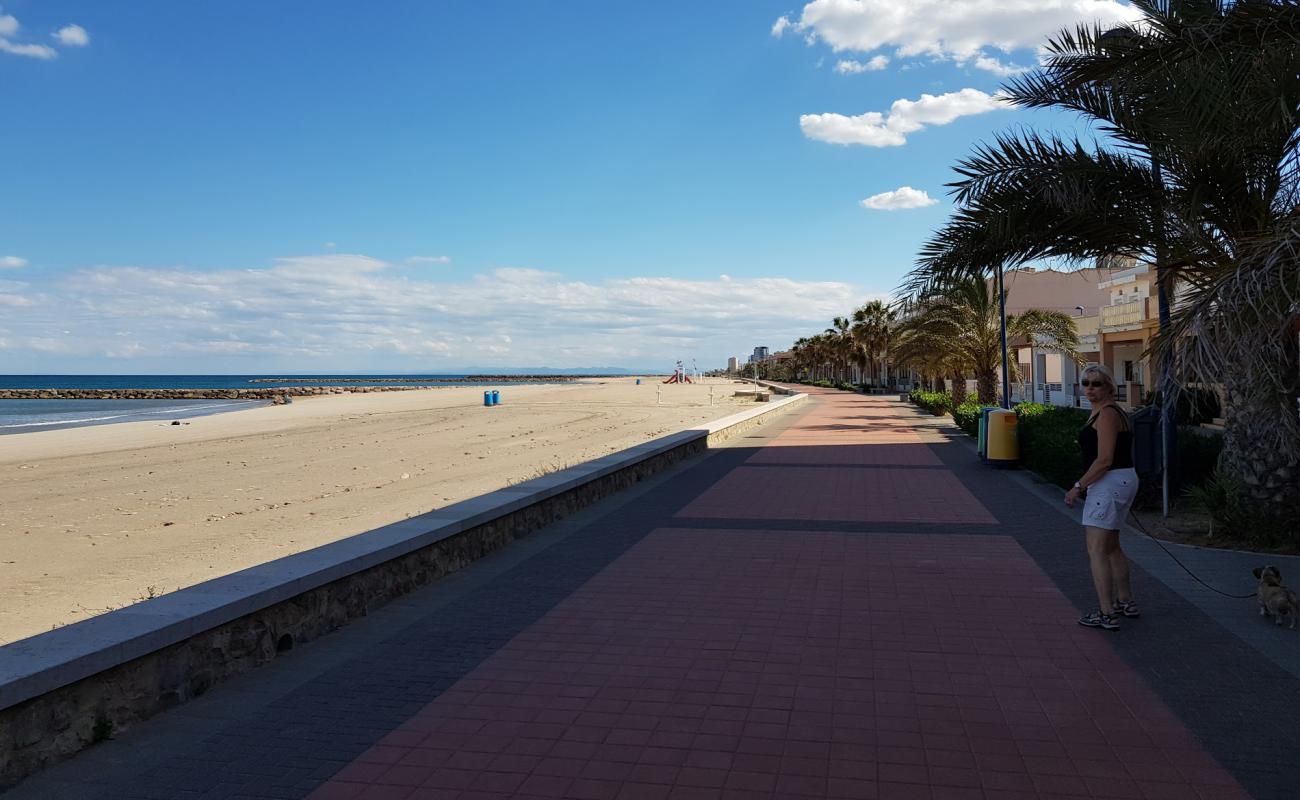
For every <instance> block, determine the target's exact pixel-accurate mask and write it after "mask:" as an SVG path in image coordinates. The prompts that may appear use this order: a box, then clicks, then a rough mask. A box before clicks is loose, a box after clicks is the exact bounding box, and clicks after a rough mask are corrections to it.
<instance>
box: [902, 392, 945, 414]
mask: <svg viewBox="0 0 1300 800" xmlns="http://www.w3.org/2000/svg"><path fill="white" fill-rule="evenodd" d="M908 397H909V398H910V399H911V401H912V402H913V403H916V404H917V405H918V406H920V407H921V408H924V409H925V410H926V411H929V412H930V413H931V414H934V415H935V416H936V417H941V416H943V415H944V414H947V413H948V412H949V411H951V410H952V395H951V394H949V393H947V392H927V391H926V390H924V389H913V390H912V391H911V393H910V394H909V395H908Z"/></svg>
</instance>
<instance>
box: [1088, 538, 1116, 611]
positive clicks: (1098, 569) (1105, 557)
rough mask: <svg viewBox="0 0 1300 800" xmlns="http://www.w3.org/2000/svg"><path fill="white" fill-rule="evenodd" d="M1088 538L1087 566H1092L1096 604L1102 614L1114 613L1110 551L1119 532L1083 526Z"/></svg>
mask: <svg viewBox="0 0 1300 800" xmlns="http://www.w3.org/2000/svg"><path fill="white" fill-rule="evenodd" d="M1083 530H1084V532H1085V533H1086V535H1087V539H1088V566H1089V567H1091V568H1092V585H1093V588H1095V589H1096V590H1097V604H1098V608H1100V609H1101V613H1103V614H1113V613H1115V607H1114V605H1113V604H1112V603H1113V601H1114V599H1115V577H1114V575H1112V574H1111V568H1110V563H1111V552H1112V551H1113V550H1115V549H1116V548H1117V547H1118V546H1119V533H1118V532H1117V531H1108V530H1106V529H1105V528H1093V527H1091V526H1089V527H1085V528H1084V529H1083Z"/></svg>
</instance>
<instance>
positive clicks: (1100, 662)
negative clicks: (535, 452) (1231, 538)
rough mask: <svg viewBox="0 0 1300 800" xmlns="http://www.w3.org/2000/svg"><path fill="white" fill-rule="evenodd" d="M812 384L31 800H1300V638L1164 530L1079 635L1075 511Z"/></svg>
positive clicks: (143, 729)
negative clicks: (788, 401) (802, 398)
mask: <svg viewBox="0 0 1300 800" xmlns="http://www.w3.org/2000/svg"><path fill="white" fill-rule="evenodd" d="M810 391H811V393H812V394H813V395H814V396H813V397H812V398H810V400H809V402H808V403H807V404H805V406H803V407H802V408H801V409H800V410H796V411H792V412H789V413H788V414H786V415H784V416H782V417H780V418H779V419H778V421H776V422H773V423H769V424H768V425H765V426H763V427H760V428H757V429H755V430H754V431H753V432H751V433H750V434H749V435H748V436H746V437H743V438H739V439H737V440H735V441H734V442H732V443H731V444H730V445H729V446H727V447H723V448H720V449H718V450H716V451H714V452H712V453H710V454H709V455H708V456H706V457H704V458H701V459H696V460H694V461H690V462H686V463H684V464H682V465H680V466H678V467H676V468H674V469H673V470H671V471H670V472H668V473H665V474H663V475H662V476H659V477H658V478H656V479H654V480H651V481H647V482H646V483H644V484H642V485H640V486H638V487H636V488H635V489H633V490H630V491H628V492H625V493H622V494H620V495H618V496H616V497H614V498H611V499H609V500H607V501H605V502H602V503H600V504H598V505H596V506H593V507H591V508H589V509H587V510H585V511H583V512H581V513H579V514H577V515H575V516H574V517H572V518H570V519H568V520H565V521H563V522H562V523H559V524H556V525H553V526H551V527H550V528H547V529H545V530H542V531H539V532H538V533H536V534H534V535H532V536H530V537H529V538H528V539H525V540H522V541H520V542H518V543H516V544H515V545H513V546H511V547H510V548H508V549H507V550H506V551H503V552H501V553H498V554H495V555H493V556H490V557H488V558H486V559H483V560H482V561H480V562H478V563H476V564H474V565H472V566H471V567H470V568H468V569H466V570H464V571H462V572H461V573H458V574H456V575H453V576H451V577H449V578H448V579H446V580H444V581H442V582H440V583H439V584H437V585H434V586H431V587H429V588H428V589H425V590H422V591H420V592H417V593H415V594H413V595H411V596H409V597H407V598H404V599H402V600H400V601H398V602H395V603H393V604H391V605H390V606H387V607H385V608H384V609H381V610H380V611H379V612H378V613H376V614H374V615H372V616H371V617H369V618H367V619H365V620H362V621H360V622H358V623H356V624H354V625H352V626H349V627H348V628H346V629H344V630H342V631H339V632H338V633H335V634H332V635H330V636H328V637H325V638H324V639H321V640H318V641H316V642H313V643H310V644H307V645H304V646H302V647H300V648H298V649H296V650H295V651H293V652H292V653H291V654H289V655H287V656H285V657H283V658H281V659H279V660H277V661H276V662H275V663H274V664H272V665H270V666H268V667H266V668H264V669H262V670H259V671H257V672H254V673H252V674H250V675H246V676H243V677H241V678H239V679H236V680H234V681H231V682H230V683H228V684H225V685H222V686H219V687H217V688H215V689H214V690H213V691H212V692H210V693H209V694H208V695H206V696H205V697H203V698H201V699H199V700H198V701H195V702H194V703H191V704H188V705H186V706H183V707H181V708H178V709H175V710H174V711H172V712H168V713H166V714H164V715H161V716H159V717H158V718H156V719H155V720H152V721H150V722H148V723H145V724H143V725H141V726H139V727H138V728H137V729H136V730H133V731H128V732H126V733H124V734H122V735H121V736H120V737H119V738H117V739H116V740H114V741H110V742H107V743H105V744H103V745H100V746H97V747H95V748H92V749H90V750H88V751H86V752H84V753H82V754H81V755H79V756H78V757H76V758H74V759H73V760H71V761H69V762H67V763H65V764H62V765H58V766H56V767H54V768H52V769H50V770H48V771H47V772H45V773H43V774H42V775H39V776H36V777H34V778H32V779H31V780H29V781H27V782H26V783H24V784H22V785H21V786H19V787H18V788H17V789H15V790H13V791H12V792H10V793H9V794H8V795H6V798H13V800H29V799H30V798H78V800H81V799H84V800H101V799H102V800H108V799H109V798H112V799H113V800H146V799H149V800H188V799H189V798H283V799H285V800H288V799H290V798H293V799H294V800H297V799H298V798H311V800H356V799H357V798H365V799H366V800H380V799H381V798H382V799H384V800H408V799H412V798H418V799H420V800H423V799H425V798H428V800H453V798H454V799H455V800H490V799H492V798H508V797H526V798H589V799H591V800H598V799H603V798H610V799H617V798H627V799H628V800H631V799H633V798H654V799H659V798H682V799H686V798H690V799H692V800H693V799H694V798H737V799H738V800H739V799H742V798H743V799H748V798H805V797H806V798H823V797H829V798H864V799H865V800H876V799H877V798H878V799H879V800H1022V799H1023V800H1028V799H1029V798H1043V799H1044V800H1046V799H1047V798H1056V799H1060V800H1064V799H1065V798H1076V799H1078V800H1082V798H1098V799H1100V798H1117V799H1118V798H1126V799H1127V798H1138V799H1145V800H1161V799H1164V798H1167V799H1169V800H1184V799H1185V798H1203V800H1233V799H1234V798H1247V797H1255V798H1260V800H1285V799H1286V798H1295V797H1300V725H1297V724H1296V720H1297V719H1300V634H1297V633H1296V632H1293V631H1286V630H1275V629H1274V628H1273V627H1272V626H1271V625H1267V624H1266V623H1265V622H1263V621H1261V620H1259V619H1258V618H1257V617H1256V616H1255V608H1254V603H1253V601H1245V600H1241V601H1232V603H1233V604H1235V605H1233V604H1223V603H1222V601H1221V600H1218V599H1214V598H1209V597H1206V596H1205V595H1204V593H1197V592H1193V591H1190V590H1187V589H1185V588H1184V583H1185V581H1183V580H1182V578H1180V577H1179V576H1177V575H1175V574H1174V572H1172V571H1170V570H1169V569H1168V567H1169V566H1170V565H1166V564H1164V562H1161V561H1159V560H1158V558H1159V557H1161V554H1158V553H1156V554H1152V553H1151V551H1150V550H1149V548H1145V546H1144V545H1141V544H1140V543H1136V542H1135V543H1134V546H1135V548H1136V549H1137V550H1138V551H1139V552H1140V553H1141V557H1140V558H1138V559H1137V563H1136V564H1135V571H1134V582H1135V585H1136V590H1137V594H1138V599H1139V601H1140V602H1141V604H1142V608H1143V612H1144V616H1143V617H1142V618H1141V619H1137V620H1126V621H1125V623H1124V629H1123V630H1122V631H1120V632H1119V633H1107V632H1104V631H1100V630H1093V629H1086V628H1082V627H1080V626H1078V625H1076V624H1075V620H1076V618H1077V617H1078V616H1079V613H1080V611H1081V610H1084V609H1086V608H1089V607H1092V606H1093V605H1095V598H1093V596H1092V590H1091V584H1090V580H1089V578H1088V574H1087V564H1086V559H1085V557H1084V553H1083V542H1082V534H1081V530H1080V528H1079V525H1078V523H1077V522H1075V521H1072V520H1071V519H1070V517H1069V516H1067V515H1066V514H1063V513H1061V511H1060V510H1059V509H1058V508H1056V507H1054V504H1055V503H1059V493H1057V492H1052V493H1051V494H1050V495H1048V494H1047V493H1045V492H1036V491H1034V490H1033V489H1032V488H1031V487H1030V486H1029V483H1030V482H1029V481H1028V480H1027V478H1026V477H1025V476H1023V475H1015V474H1012V473H1007V472H998V471H994V470H990V469H988V468H985V467H983V466H981V465H980V464H978V463H977V461H976V459H975V457H974V454H973V452H972V449H971V448H970V446H969V444H968V442H967V441H962V440H960V434H959V433H958V432H957V431H956V430H955V428H953V427H952V426H951V423H950V421H944V420H939V419H935V418H932V417H929V416H928V415H925V414H923V413H921V412H918V411H917V410H915V409H913V408H911V407H909V406H907V405H905V404H902V403H900V402H898V401H897V399H892V400H891V399H888V398H883V397H867V396H861V395H853V394H848V393H843V392H835V391H825V390H810ZM1126 544H1127V542H1126ZM1232 558H1236V557H1235V556H1233V557H1232ZM1216 563H1219V562H1216ZM1222 563H1227V562H1226V561H1225V562H1222ZM1260 563H1264V562H1263V560H1261V561H1260ZM1233 564H1234V566H1233V569H1234V570H1235V569H1237V565H1236V562H1233ZM1175 569H1176V568H1175ZM1205 569H1206V570H1207V574H1211V577H1213V578H1215V579H1220V580H1222V581H1224V585H1225V588H1228V589H1230V590H1232V591H1235V592H1238V593H1239V592H1241V591H1249V590H1250V589H1251V585H1252V584H1251V579H1250V576H1249V573H1248V572H1247V574H1246V575H1244V576H1239V575H1236V574H1235V572H1227V571H1224V570H1220V572H1221V573H1222V574H1217V575H1216V574H1212V573H1213V572H1214V569H1215V567H1214V565H1213V564H1209V563H1206V564H1205ZM1283 572H1284V575H1286V574H1287V571H1286V569H1285V568H1284V570H1283ZM1287 577H1288V578H1289V580H1290V582H1291V583H1292V584H1294V583H1295V582H1296V580H1297V579H1298V578H1300V574H1294V575H1288V576H1287ZM1229 581H1235V582H1234V583H1228V582H1229ZM1265 626H1266V627H1265Z"/></svg>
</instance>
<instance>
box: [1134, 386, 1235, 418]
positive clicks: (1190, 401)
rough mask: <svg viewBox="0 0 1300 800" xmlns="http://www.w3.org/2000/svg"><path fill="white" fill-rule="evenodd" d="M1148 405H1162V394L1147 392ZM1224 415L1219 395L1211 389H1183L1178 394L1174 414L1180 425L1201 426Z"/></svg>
mask: <svg viewBox="0 0 1300 800" xmlns="http://www.w3.org/2000/svg"><path fill="white" fill-rule="evenodd" d="M1145 399H1146V404H1147V405H1150V406H1159V405H1160V392H1159V391H1158V390H1157V391H1152V392H1147V395H1146V398H1145ZM1221 413H1223V411H1222V409H1221V408H1220V407H1219V395H1218V394H1216V393H1215V392H1213V391H1211V390H1210V389H1197V388H1190V389H1183V390H1182V391H1181V392H1179V393H1178V409H1177V411H1175V412H1174V419H1175V421H1176V422H1177V424H1179V425H1200V424H1201V423H1202V422H1211V421H1213V420H1214V418H1215V417H1217V416H1219V415H1220V414H1221Z"/></svg>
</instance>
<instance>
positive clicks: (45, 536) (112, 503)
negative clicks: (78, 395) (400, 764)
mask: <svg viewBox="0 0 1300 800" xmlns="http://www.w3.org/2000/svg"><path fill="white" fill-rule="evenodd" d="M657 386H658V379H647V380H646V381H645V382H643V383H642V385H640V386H636V385H634V382H633V380H632V379H617V380H611V381H607V382H600V383H596V382H586V383H576V384H569V385H558V386H505V387H504V388H503V389H502V390H501V391H502V405H500V406H497V407H495V408H491V409H488V408H484V407H483V405H482V397H483V394H482V389H480V388H475V387H455V388H446V389H430V390H418V391H410V392H396V393H392V394H363V395H333V396H324V397H313V398H306V399H299V400H298V401H296V402H294V403H293V404H292V405H289V406H283V407H261V408H255V409H250V410H247V411H237V412H232V413H228V414H219V415H215V416H210V417H198V418H195V419H193V420H192V421H191V423H190V424H187V425H179V426H177V425H171V424H169V423H167V422H133V423H123V424H120V425H105V426H98V427H88V428H75V429H66V430H56V431H43V432H40V433H27V434H14V435H9V436H3V437H0V598H2V599H0V643H3V642H11V641H14V640H16V639H20V638H23V637H26V636H30V635H32V634H35V633H40V632H41V631H46V630H50V629H51V628H52V627H57V626H59V625H65V624H67V623H70V622H75V621H77V620H80V619H85V618H86V617H89V616H93V615H95V614H100V613H103V612H104V611H107V610H111V609H113V608H118V607H121V606H123V605H126V604H129V603H132V602H134V601H136V600H139V599H142V598H144V597H148V596H151V595H152V594H160V593H165V592H170V591H174V590H176V589H178V588H181V587H184V586H190V585H193V584H195V583H199V582H201V581H205V580H208V579H210V578H214V577H217V576H219V575H224V574H227V573H230V572H234V571H237V570H240V569H244V568H246V567H249V566H253V565H256V564H259V563H263V562H265V561H269V560H271V559H275V558H279V557H281V556H285V555H288V554H291V553H295V552H299V551H302V550H307V549H309V548H312V547H316V546H318V545H322V544H325V543H327V542H332V541H335V540H338V539H341V538H344V537H346V536H349V535H352V534H355V533H359V532H362V531H366V530H370V529H372V528H375V527H378V526H380V525H384V524H387V523H390V522H395V521H397V520H401V519H404V518H406V517H410V516H413V515H415V514H420V513H423V512H426V511H430V510H432V509H435V508H440V507H442V506H446V505H448V504H450V503H453V502H456V501H459V500H464V499H466V498H469V497H474V496H476V495H480V494H483V493H485V492H489V491H492V490H494V489H499V488H501V487H503V486H507V485H510V484H513V483H518V482H520V481H524V480H527V479H529V478H532V477H536V476H538V475H541V474H544V473H546V472H551V471H554V470H556V469H559V468H563V467H566V466H570V465H573V464H578V463H581V462H583V461H588V460H590V459H593V458H597V457H600V456H603V455H606V454H608V453H610V452H612V451H615V450H621V449H625V448H628V447H631V446H634V445H637V444H641V443H643V442H645V441H648V440H650V439H652V438H655V437H657V436H662V435H665V434H668V433H672V432H674V431H678V430H681V429H683V428H687V427H691V426H692V425H695V424H698V423H700V422H705V421H708V420H712V419H718V418H720V417H723V416H726V415H729V414H732V413H735V412H736V411H739V410H744V409H746V408H750V407H752V406H753V402H752V401H748V402H746V401H743V400H741V399H740V398H734V397H733V396H732V391H733V389H735V388H740V387H738V386H737V385H736V384H734V383H732V382H730V381H723V380H717V381H706V382H704V383H702V384H699V385H694V386H664V387H663V392H662V397H663V404H662V405H656V388H657ZM710 388H712V389H713V390H714V393H715V395H716V404H714V405H710V400H709V392H710Z"/></svg>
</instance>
